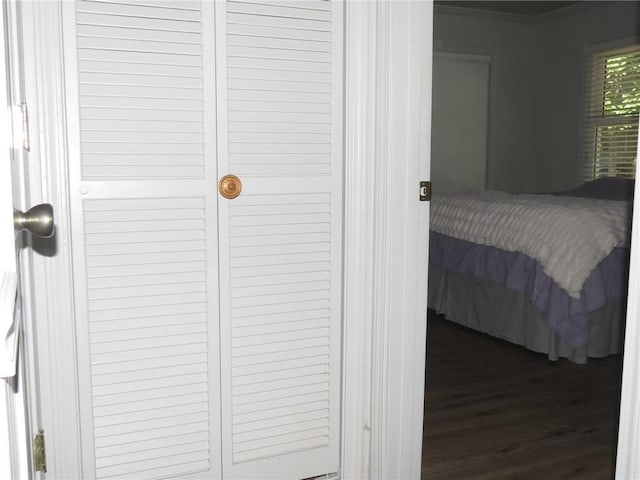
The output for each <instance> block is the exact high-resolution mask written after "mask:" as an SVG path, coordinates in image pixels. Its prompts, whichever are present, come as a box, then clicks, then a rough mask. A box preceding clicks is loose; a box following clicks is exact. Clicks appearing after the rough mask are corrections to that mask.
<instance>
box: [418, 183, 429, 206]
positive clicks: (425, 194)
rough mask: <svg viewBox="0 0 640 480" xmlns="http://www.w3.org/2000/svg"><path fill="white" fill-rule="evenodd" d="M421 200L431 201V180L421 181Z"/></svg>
mask: <svg viewBox="0 0 640 480" xmlns="http://www.w3.org/2000/svg"><path fill="white" fill-rule="evenodd" d="M420 201H421V202H430V201H431V182H420Z"/></svg>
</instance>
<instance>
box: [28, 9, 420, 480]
mask: <svg viewBox="0 0 640 480" xmlns="http://www.w3.org/2000/svg"><path fill="white" fill-rule="evenodd" d="M346 7H347V12H348V13H347V16H346V31H347V34H348V35H351V37H350V38H351V41H349V42H347V45H346V52H347V58H348V59H349V58H351V60H350V61H348V64H347V65H348V70H347V84H348V85H349V82H351V83H350V85H351V87H349V86H348V87H347V91H348V92H349V93H348V94H347V98H346V100H347V105H348V106H349V107H348V109H347V114H346V118H347V121H346V128H347V137H346V138H347V140H348V144H347V165H346V169H345V170H346V173H345V182H346V185H347V195H346V207H345V208H346V217H347V222H346V224H345V233H346V236H345V239H346V240H345V241H346V253H345V263H346V265H347V271H346V276H345V294H344V295H345V308H346V311H347V314H348V315H349V318H350V321H349V322H347V324H346V325H345V341H344V347H343V348H344V355H345V356H344V358H345V364H344V371H345V374H346V375H348V376H349V379H350V381H348V384H347V386H346V389H345V401H344V405H345V409H344V412H343V414H344V418H343V425H346V427H344V428H345V436H346V437H345V440H344V442H343V454H342V464H341V470H342V471H343V472H344V475H345V478H364V477H369V476H376V477H384V478H408V477H415V476H417V475H418V473H417V472H419V462H420V448H421V439H420V438H419V437H420V433H421V430H422V429H421V419H422V385H421V382H422V381H423V378H424V376H423V373H424V369H423V366H424V365H423V362H424V355H421V354H420V351H421V350H422V351H424V342H423V341H422V340H423V338H424V337H423V332H424V321H425V318H424V317H425V311H426V306H425V307H424V311H423V310H422V307H421V301H420V297H421V296H424V298H426V288H425V285H426V268H421V266H420V264H421V263H422V262H424V264H425V265H426V231H427V228H426V226H427V217H426V215H425V212H426V211H427V209H428V206H427V204H424V203H423V204H419V203H418V202H417V181H418V180H419V179H427V178H428V152H429V148H428V138H429V135H428V132H429V131H428V124H429V115H428V112H429V100H430V84H429V80H430V52H431V48H430V34H431V18H432V16H431V8H432V2H389V3H387V2H348V3H347V5H346ZM24 10H25V12H24V19H25V25H26V30H27V35H26V36H25V50H26V52H27V56H28V58H30V59H31V58H32V59H33V60H30V61H28V62H27V65H28V67H27V68H28V69H29V72H28V73H29V74H28V84H29V88H30V90H29V93H30V94H31V95H32V98H33V102H32V105H33V106H32V116H33V117H34V118H37V119H38V122H37V125H36V128H39V129H41V130H42V134H41V135H34V137H35V138H37V139H38V142H37V143H38V146H37V147H36V148H37V149H40V152H39V153H40V156H39V159H40V161H41V162H42V168H43V170H44V171H46V172H47V173H46V175H45V176H43V177H42V179H43V182H44V186H43V190H44V191H45V192H47V193H48V196H49V198H51V201H52V203H54V205H55V206H56V209H57V211H58V212H59V213H58V217H59V219H60V222H59V225H58V231H57V233H58V247H59V248H58V254H57V256H56V257H52V258H50V259H46V260H42V261H40V260H38V261H37V262H36V265H35V267H36V275H35V281H34V284H35V287H34V288H35V290H36V291H37V292H40V293H42V299H41V301H40V302H39V304H38V315H37V319H38V334H39V335H38V337H39V338H38V341H39V343H38V350H39V353H40V356H41V368H42V369H43V371H44V372H45V373H44V374H43V375H42V376H41V377H40V388H41V391H42V398H43V402H44V404H43V406H44V413H43V422H44V428H45V431H46V434H47V444H48V448H47V453H48V463H49V472H50V475H51V476H52V477H53V478H81V477H83V476H84V474H83V472H82V466H81V462H80V454H79V453H80V451H81V447H80V444H79V438H80V435H79V426H78V422H77V418H76V415H75V412H76V411H77V409H76V407H75V406H74V402H76V401H77V400H76V397H75V396H74V395H73V392H75V391H77V387H76V385H75V380H74V376H73V375H62V376H61V375H58V372H68V371H70V369H73V368H75V365H76V358H75V355H76V352H75V347H74V346H73V340H74V336H75V333H74V328H75V327H74V322H73V312H72V308H71V305H72V301H71V300H72V294H71V291H70V288H69V285H71V272H70V270H69V265H70V264H71V258H72V256H73V254H74V252H75V246H74V245H71V239H70V234H69V231H68V229H69V222H68V217H69V215H68V207H67V194H66V189H67V187H66V185H67V177H66V172H65V168H64V165H65V163H66V159H67V158H68V156H73V155H76V154H77V151H74V149H76V146H74V145H73V144H70V145H66V142H65V140H64V139H65V137H66V132H65V123H66V121H65V115H64V110H65V108H64V102H63V96H62V94H61V92H62V85H64V82H63V77H64V76H63V72H62V70H61V65H62V49H61V40H60V39H61V38H62V33H61V29H60V25H61V8H60V5H59V4H57V3H53V2H34V3H32V2H27V3H26V4H25V5H24ZM359 32H361V33H364V35H365V36H364V37H362V38H364V39H365V40H364V41H362V38H361V37H359V36H358V34H359ZM422 55H424V58H423V56H422ZM394 58H395V59H396V60H395V61H393V65H394V68H389V64H390V63H391V59H394ZM356 59H357V61H356ZM425 59H426V60H425ZM412 62H413V63H412ZM370 73H373V77H371V76H370V75H369V74H370ZM358 76H360V77H359V78H360V79H362V82H361V83H360V82H358ZM384 77H387V78H389V77H391V78H393V79H394V80H393V81H392V82H390V83H386V84H385V83H384V82H383V81H382V80H383V78H384ZM405 82H406V83H405ZM407 85H408V88H407ZM385 105H395V107H394V111H395V116H394V121H390V120H389V117H388V112H387V110H386V107H385ZM421 111H422V114H420V112H421ZM425 111H426V112H427V115H426V117H425V115H424V112H425ZM367 112H368V113H367ZM401 118H406V119H407V121H406V122H405V121H402V122H399V123H397V121H398V120H399V119H401ZM383 131H387V132H392V133H391V134H390V138H395V139H397V140H395V141H396V142H397V143H395V144H394V143H393V142H392V145H397V146H398V147H400V148H399V150H398V151H397V152H396V151H391V150H390V148H389V145H388V144H387V143H385V142H384V141H382V140H381V139H379V138H378V134H379V133H380V132H383ZM407 136H408V137H409V139H410V141H409V142H407V141H406V140H407ZM405 148H408V150H404V149H405ZM374 158H375V162H374V161H372V159H374ZM398 159H402V160H401V163H400V164H398ZM385 165H386V166H385ZM391 165H396V166H399V165H401V166H402V168H400V169H398V170H394V168H393V167H391ZM389 172H392V175H391V176H389V175H388V173H389ZM394 172H395V173H394ZM39 180H40V179H39V178H38V181H39ZM382 192H386V193H385V197H386V198H387V199H388V201H389V202H390V203H389V205H388V206H389V208H390V211H392V212H394V213H395V212H396V211H402V212H405V213H406V214H405V215H399V216H394V215H385V216H382V215H381V213H380V212H379V211H378V209H379V207H380V202H377V201H375V202H374V199H376V198H378V195H379V194H381V193H382ZM387 211H389V210H387ZM390 221H393V224H390V223H389V222H390ZM407 229H408V230H407ZM416 229H417V230H416ZM374 232H377V233H375V235H372V233H374ZM374 237H375V238H374ZM391 237H393V238H394V239H395V240H394V241H393V242H390V241H388V240H390V239H391ZM421 259H422V260H421ZM390 265H395V267H394V268H393V272H394V274H393V275H394V276H393V280H390V279H391V271H390V270H389V268H388V267H389V266H390ZM406 267H410V268H406ZM385 278H386V280H385ZM374 279H375V282H377V283H378V285H380V287H377V288H383V287H382V286H383V285H384V284H385V283H386V284H387V285H391V289H390V290H389V293H388V296H387V297H386V300H385V302H387V301H389V300H390V301H391V304H390V305H389V304H387V305H386V306H385V305H384V302H383V303H380V302H378V303H376V304H375V305H374V303H373V300H372V297H371V295H372V291H373V282H374ZM413 302H415V303H413ZM425 305H426V303H425ZM396 307H400V308H398V309H396ZM405 308H406V309H407V310H404V309H405ZM402 311H404V312H405V313H407V314H406V316H404V318H403V321H402V325H401V326H402V328H399V324H398V316H400V317H401V318H402V315H403V313H401V312H402ZM396 312H398V313H396ZM372 313H373V316H372ZM374 330H375V331H376V332H377V333H376V334H375V338H372V335H373V331H374ZM403 344H404V345H406V346H407V348H403ZM388 345H392V346H393V353H392V354H391V355H389V351H388V350H386V351H387V353H386V354H384V357H380V355H381V354H383V353H384V351H385V349H387V348H388V347H387V346H388ZM374 358H382V361H376V362H375V364H374V362H372V360H373V359H374ZM385 362H386V363H385ZM421 364H422V365H421ZM54 377H55V378H56V379H57V380H56V381H55V382H53V381H52V379H53V378H54ZM383 377H385V378H391V377H392V378H393V379H394V382H391V383H390V382H386V383H385V385H384V386H383V388H381V386H380V384H378V385H376V388H371V386H372V385H371V380H372V379H381V378H383ZM376 381H378V380H376ZM398 387H399V388H398ZM356 398H357V400H356ZM372 401H373V402H374V403H375V406H372V403H371V402H372ZM372 411H373V412H376V413H375V415H376V418H377V419H380V420H376V421H374V422H372ZM385 412H386V413H385ZM379 421H382V422H383V423H384V424H386V425H387V426H389V425H390V426H392V428H388V427H384V428H382V427H381V423H379ZM369 439H371V440H372V441H373V442H372V448H371V450H370V449H369V446H368V445H369V441H370V440H369ZM372 457H373V458H376V459H378V460H379V461H377V462H376V464H375V465H371V462H370V460H371V458H372ZM387 457H393V459H392V460H389V461H388V460H384V459H385V458H387Z"/></svg>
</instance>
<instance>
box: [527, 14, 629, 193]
mask: <svg viewBox="0 0 640 480" xmlns="http://www.w3.org/2000/svg"><path fill="white" fill-rule="evenodd" d="M570 12H571V13H570V14H566V15H561V16H560V15H559V16H553V17H550V18H548V19H547V20H545V21H544V22H543V23H541V24H540V27H539V30H538V35H537V36H538V39H539V40H538V41H539V52H540V54H541V55H542V56H543V57H545V58H544V59H541V65H545V67H544V68H539V69H537V70H536V72H535V78H536V83H537V85H538V88H537V89H536V96H537V98H536V102H535V105H536V108H535V109H534V115H535V128H536V137H537V138H539V139H541V140H542V141H540V142H536V145H535V150H534V151H535V153H536V164H537V165H539V166H540V167H539V168H536V169H534V173H535V175H534V176H532V178H531V183H532V185H540V186H545V187H546V188H548V189H549V190H562V189H565V188H569V187H572V186H574V185H576V184H578V183H579V180H580V179H579V176H578V175H579V170H580V162H581V160H582V141H583V137H582V134H583V132H582V121H581V120H582V114H583V102H584V99H583V98H584V97H583V96H584V88H585V86H584V78H583V76H584V73H583V72H584V67H585V50H586V49H587V48H588V47H591V46H593V45H597V44H600V43H606V42H610V41H614V40H618V39H624V38H629V37H634V36H640V2H629V1H626V2H606V3H603V2H593V3H591V2H590V3H589V5H588V8H577V9H571V10H570ZM545 172H548V173H545Z"/></svg>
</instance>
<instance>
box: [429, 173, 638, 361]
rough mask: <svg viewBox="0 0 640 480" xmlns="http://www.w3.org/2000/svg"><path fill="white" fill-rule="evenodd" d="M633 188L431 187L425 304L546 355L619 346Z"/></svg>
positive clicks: (623, 183) (596, 352) (608, 183)
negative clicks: (517, 190)
mask: <svg viewBox="0 0 640 480" xmlns="http://www.w3.org/2000/svg"><path fill="white" fill-rule="evenodd" d="M633 188H634V186H633V181H632V180H625V179H619V178H605V179H599V180H595V181H593V182H589V183H586V184H584V185H582V186H580V187H578V188H576V189H573V190H569V191H566V192H561V193H557V194H543V195H513V194H508V193H504V192H492V191H486V192H473V193H472V192H467V193H456V194H441V195H434V198H433V200H432V209H431V233H430V245H429V291H428V303H429V307H430V308H432V309H433V310H435V311H436V313H439V314H444V316H445V318H447V319H448V320H450V321H453V322H456V323H459V324H461V325H464V326H467V327H470V328H473V329H475V330H478V331H481V332H484V333H487V334H489V335H493V336H495V337H498V338H501V339H504V340H507V341H510V342H512V343H515V344H518V345H522V346H524V347H526V348H528V349H530V350H533V351H535V352H541V353H544V354H546V355H547V356H548V358H549V359H550V360H557V359H559V358H567V359H569V360H571V361H573V362H576V363H586V362H587V359H588V358H590V357H596V358H597V357H605V356H607V355H611V354H617V353H620V352H621V351H622V341H623V336H624V321H625V311H626V292H627V281H628V268H629V267H628V266H629V241H630V222H631V220H630V218H631V215H630V212H631V198H632V195H633Z"/></svg>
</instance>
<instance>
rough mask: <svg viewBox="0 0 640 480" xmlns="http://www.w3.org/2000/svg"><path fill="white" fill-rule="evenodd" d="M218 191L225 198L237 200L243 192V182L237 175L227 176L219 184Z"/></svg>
mask: <svg viewBox="0 0 640 480" xmlns="http://www.w3.org/2000/svg"><path fill="white" fill-rule="evenodd" d="M218 191H219V192H220V195H222V196H223V197H224V198H228V199H232V198H236V197H237V196H238V195H240V192H241V191H242V182H241V181H240V179H239V178H238V177H236V176H235V175H225V176H224V177H222V178H221V179H220V182H218Z"/></svg>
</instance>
